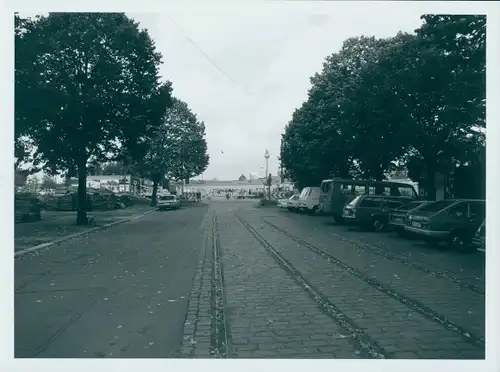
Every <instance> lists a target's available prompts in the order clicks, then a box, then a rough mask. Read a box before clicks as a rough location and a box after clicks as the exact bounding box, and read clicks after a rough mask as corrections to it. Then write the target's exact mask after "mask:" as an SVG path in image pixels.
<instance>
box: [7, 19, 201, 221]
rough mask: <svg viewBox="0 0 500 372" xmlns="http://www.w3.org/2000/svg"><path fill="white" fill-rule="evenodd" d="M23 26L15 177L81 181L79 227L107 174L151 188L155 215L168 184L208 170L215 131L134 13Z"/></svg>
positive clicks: (18, 25)
mask: <svg viewBox="0 0 500 372" xmlns="http://www.w3.org/2000/svg"><path fill="white" fill-rule="evenodd" d="M14 17H15V29H14V35H15V103H14V106H15V107H14V110H15V137H14V144H15V154H14V156H15V162H14V170H15V171H17V170H19V169H20V167H21V166H22V165H23V164H30V165H32V166H31V167H30V169H29V173H37V172H39V171H42V170H43V171H44V172H45V173H46V174H48V175H49V176H53V175H61V176H64V177H67V178H69V177H77V178H78V211H77V224H80V225H85V224H87V223H88V219H87V211H86V204H87V203H86V197H87V189H86V179H87V175H88V174H89V173H91V172H92V170H93V169H94V168H95V167H96V166H98V164H102V163H109V162H120V163H121V164H123V165H124V166H125V167H127V170H128V172H130V173H131V174H134V175H138V176H141V177H145V178H149V179H151V180H152V181H153V182H154V194H153V198H152V201H151V203H152V205H155V204H156V190H157V188H158V184H160V183H162V182H163V180H164V179H165V178H170V179H175V180H181V179H189V178H190V177H193V176H196V175H199V174H200V173H202V172H203V171H204V170H205V169H206V168H207V166H208V163H209V160H210V159H209V156H208V153H207V143H206V139H205V124H204V123H203V122H202V121H200V120H198V118H197V116H196V115H195V114H194V113H193V112H192V111H191V109H190V108H189V107H188V105H187V103H185V102H183V101H182V100H180V99H178V98H175V97H173V96H172V84H171V82H170V81H163V80H162V78H161V76H160V74H159V67H160V65H161V63H162V55H161V54H160V53H159V52H157V50H156V47H155V44H154V41H153V40H152V39H151V37H150V35H149V33H148V31H147V30H146V29H140V28H139V24H138V23H137V22H135V21H134V20H133V19H131V18H128V17H127V16H126V15H125V14H124V13H49V14H48V15H47V16H36V17H34V18H29V17H28V18H25V17H21V16H20V15H19V14H18V13H16V14H15V16H14ZM17 173H18V172H16V174H17ZM19 174H20V175H22V174H23V171H20V172H19ZM19 178H20V177H19Z"/></svg>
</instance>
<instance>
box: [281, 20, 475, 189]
mask: <svg viewBox="0 0 500 372" xmlns="http://www.w3.org/2000/svg"><path fill="white" fill-rule="evenodd" d="M422 19H423V21H424V22H423V25H422V26H421V27H420V28H419V29H417V30H416V32H415V34H405V33H399V34H398V35H395V36H394V37H391V38H386V39H375V38H373V37H372V38H367V37H357V38H350V39H348V40H346V41H345V42H344V44H343V46H342V49H341V50H340V51H339V52H338V53H334V54H332V55H331V56H329V57H327V58H326V61H325V63H324V65H323V69H322V71H321V73H317V74H315V75H314V76H313V77H312V78H311V83H312V87H311V89H310V90H309V92H308V99H307V101H306V102H304V103H303V104H302V106H301V107H300V108H299V109H297V110H296V111H295V112H294V114H293V115H292V119H291V121H290V122H289V123H288V124H287V125H286V127H285V132H284V133H283V136H282V141H281V159H282V164H283V166H284V167H285V171H286V174H287V175H288V176H289V177H291V178H292V180H293V181H295V182H296V183H297V184H298V185H299V186H300V187H303V186H307V185H316V184H319V182H321V180H322V179H325V178H330V177H332V176H336V177H362V178H366V179H378V180H380V179H384V178H385V177H386V176H387V173H388V172H390V171H391V170H393V169H394V168H396V167H397V166H401V165H405V164H406V165H407V166H408V167H409V168H412V172H410V173H412V175H413V176H414V177H415V179H420V178H421V175H422V173H425V175H426V177H425V178H426V179H427V181H428V182H427V187H426V188H427V189H428V192H429V194H430V195H431V196H430V197H431V198H432V197H433V196H432V195H433V194H434V195H435V189H434V179H435V174H436V172H438V171H440V172H442V171H444V172H446V171H449V170H450V169H451V168H453V165H457V164H459V163H460V162H462V163H463V162H464V161H467V159H468V155H467V154H469V155H471V156H472V154H476V155H477V154H479V153H481V150H480V148H481V147H484V143H481V139H480V136H478V134H477V132H474V131H471V128H472V127H474V126H475V127H484V123H485V17H484V16H462V15H460V16H458V15H457V16H455V15H446V16H443V15H424V16H422ZM466 149H468V150H466ZM415 167H416V168H415ZM417 168H418V170H417Z"/></svg>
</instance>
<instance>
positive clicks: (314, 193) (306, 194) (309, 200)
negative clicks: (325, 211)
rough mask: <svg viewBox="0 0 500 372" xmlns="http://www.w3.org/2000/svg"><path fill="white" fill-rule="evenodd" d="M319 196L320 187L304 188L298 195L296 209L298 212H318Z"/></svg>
mask: <svg viewBox="0 0 500 372" xmlns="http://www.w3.org/2000/svg"><path fill="white" fill-rule="evenodd" d="M320 194H321V188H320V187H304V189H303V190H302V192H301V193H300V195H299V202H298V203H297V209H298V210H299V211H300V212H310V213H311V212H312V213H317V212H319V196H320Z"/></svg>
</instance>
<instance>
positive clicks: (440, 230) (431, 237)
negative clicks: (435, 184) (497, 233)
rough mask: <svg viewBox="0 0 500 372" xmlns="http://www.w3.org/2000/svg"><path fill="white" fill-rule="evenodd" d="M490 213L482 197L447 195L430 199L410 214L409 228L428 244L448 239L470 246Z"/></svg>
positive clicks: (456, 245) (462, 248)
mask: <svg viewBox="0 0 500 372" xmlns="http://www.w3.org/2000/svg"><path fill="white" fill-rule="evenodd" d="M485 216H486V202H485V201H484V200H478V199H445V200H439V201H435V202H432V203H428V204H426V205H425V206H423V207H422V208H420V209H419V210H418V211H415V212H412V213H410V214H409V215H408V218H407V220H406V226H405V229H406V230H407V231H409V232H411V233H414V234H416V235H418V236H420V237H421V238H422V239H423V240H424V241H425V242H426V243H427V244H428V245H431V246H436V245H438V244H439V243H440V242H442V241H445V242H447V243H448V245H450V246H451V247H453V248H455V249H457V250H460V251H465V250H470V249H471V248H473V247H474V245H473V241H472V240H473V237H474V234H475V233H476V232H477V230H478V228H479V227H480V226H481V224H483V223H484V220H485Z"/></svg>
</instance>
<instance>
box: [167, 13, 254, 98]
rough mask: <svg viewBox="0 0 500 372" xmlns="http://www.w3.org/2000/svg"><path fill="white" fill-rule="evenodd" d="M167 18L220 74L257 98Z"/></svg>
mask: <svg viewBox="0 0 500 372" xmlns="http://www.w3.org/2000/svg"><path fill="white" fill-rule="evenodd" d="M166 16H167V18H168V19H169V20H170V21H171V22H172V23H173V24H174V25H175V26H176V27H177V29H178V30H179V31H180V32H181V33H182V35H183V36H184V37H185V38H186V40H188V41H189V43H190V44H191V45H192V46H193V47H194V48H195V49H196V50H197V51H198V52H199V53H200V54H201V55H202V56H203V57H204V58H205V59H206V60H207V61H208V62H209V63H210V64H211V65H212V66H213V67H215V68H216V69H217V70H218V71H219V72H220V73H221V74H223V75H224V76H225V77H226V78H227V79H228V80H229V81H231V83H233V84H234V85H235V86H236V87H238V88H239V89H241V90H242V91H243V92H245V94H247V95H248V96H250V97H251V98H253V99H254V100H257V98H256V97H255V96H254V95H253V94H252V93H250V92H249V91H248V89H246V88H245V87H243V86H241V84H238V82H236V81H235V80H234V79H233V78H232V77H231V76H230V75H229V74H228V73H226V72H225V71H224V70H223V69H222V68H221V67H220V66H219V65H218V64H217V63H215V61H214V60H213V59H212V58H210V57H209V56H208V54H207V53H205V52H204V51H203V49H201V48H200V47H199V46H198V44H196V42H195V41H194V40H193V39H192V38H191V37H190V36H189V35H188V33H187V32H186V31H184V29H183V28H182V27H181V25H180V24H179V23H178V22H176V21H175V20H174V19H173V18H172V17H170V15H169V14H167V15H166Z"/></svg>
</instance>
